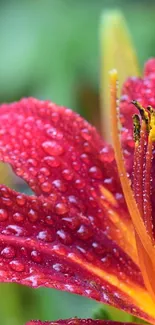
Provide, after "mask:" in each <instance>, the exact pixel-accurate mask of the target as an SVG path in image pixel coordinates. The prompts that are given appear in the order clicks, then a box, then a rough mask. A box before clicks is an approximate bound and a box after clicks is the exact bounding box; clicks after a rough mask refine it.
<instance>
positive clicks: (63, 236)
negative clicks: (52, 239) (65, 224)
mask: <svg viewBox="0 0 155 325" xmlns="http://www.w3.org/2000/svg"><path fill="white" fill-rule="evenodd" d="M57 235H58V237H59V239H60V240H61V242H63V244H65V245H70V244H71V243H72V238H71V236H70V234H68V233H66V232H65V231H64V230H62V229H61V230H58V231H57Z"/></svg>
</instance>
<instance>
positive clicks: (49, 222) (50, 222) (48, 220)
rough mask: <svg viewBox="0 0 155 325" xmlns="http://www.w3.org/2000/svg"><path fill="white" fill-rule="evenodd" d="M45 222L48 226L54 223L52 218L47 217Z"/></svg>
mask: <svg viewBox="0 0 155 325" xmlns="http://www.w3.org/2000/svg"><path fill="white" fill-rule="evenodd" d="M45 222H46V223H47V224H48V225H53V223H54V221H53V218H52V216H46V217H45Z"/></svg>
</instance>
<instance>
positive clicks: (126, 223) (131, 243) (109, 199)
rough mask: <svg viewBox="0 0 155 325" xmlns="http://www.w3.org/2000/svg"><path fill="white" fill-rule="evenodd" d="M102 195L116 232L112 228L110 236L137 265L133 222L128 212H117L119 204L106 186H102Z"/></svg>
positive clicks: (107, 213) (108, 216)
mask: <svg viewBox="0 0 155 325" xmlns="http://www.w3.org/2000/svg"><path fill="white" fill-rule="evenodd" d="M100 190H101V193H102V195H103V197H104V198H105V200H101V204H102V205H103V207H104V209H105V210H106V215H107V218H109V220H110V221H111V222H112V223H113V225H114V230H115V231H112V229H111V227H110V230H109V231H110V234H112V239H113V240H114V241H115V242H116V243H117V244H118V246H120V247H121V248H122V249H123V250H124V251H125V252H126V253H127V254H128V255H129V256H130V257H131V259H132V260H133V261H134V262H135V263H136V264H137V265H139V263H138V256H137V248H136V242H135V235H134V228H133V225H132V223H131V220H130V219H128V218H127V216H126V215H125V214H126V212H124V211H120V214H119V213H118V212H117V211H116V208H118V202H117V201H116V199H115V197H114V195H113V194H112V193H111V192H110V191H108V190H107V189H106V188H105V187H104V186H100Z"/></svg>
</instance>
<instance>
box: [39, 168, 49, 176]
mask: <svg viewBox="0 0 155 325" xmlns="http://www.w3.org/2000/svg"><path fill="white" fill-rule="evenodd" d="M40 172H41V173H42V174H43V175H45V176H49V175H50V171H49V169H48V168H46V167H42V168H40Z"/></svg>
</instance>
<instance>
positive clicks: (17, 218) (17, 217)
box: [13, 212, 24, 222]
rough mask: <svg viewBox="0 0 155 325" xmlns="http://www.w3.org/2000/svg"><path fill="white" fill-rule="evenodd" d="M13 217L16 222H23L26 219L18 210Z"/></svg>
mask: <svg viewBox="0 0 155 325" xmlns="http://www.w3.org/2000/svg"><path fill="white" fill-rule="evenodd" d="M13 219H14V221H15V222H22V221H23V220H24V216H23V214H21V213H19V212H16V213H14V214H13Z"/></svg>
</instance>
